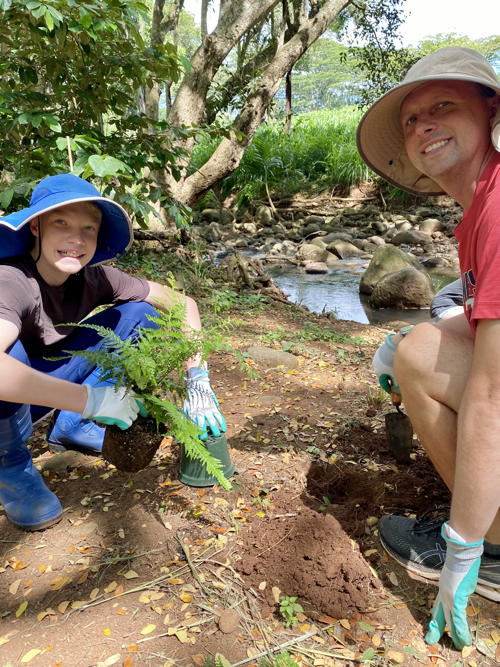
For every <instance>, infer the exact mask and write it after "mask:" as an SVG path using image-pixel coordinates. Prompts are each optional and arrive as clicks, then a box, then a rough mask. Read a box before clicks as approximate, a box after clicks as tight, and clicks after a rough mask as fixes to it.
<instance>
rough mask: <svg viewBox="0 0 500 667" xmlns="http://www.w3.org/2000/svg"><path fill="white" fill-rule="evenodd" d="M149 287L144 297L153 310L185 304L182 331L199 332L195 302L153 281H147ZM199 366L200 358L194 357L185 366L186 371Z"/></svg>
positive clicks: (199, 322)
mask: <svg viewBox="0 0 500 667" xmlns="http://www.w3.org/2000/svg"><path fill="white" fill-rule="evenodd" d="M148 285H149V294H148V296H147V297H146V302H147V303H149V304H151V305H152V306H154V307H155V308H160V309H161V310H164V309H165V308H169V307H171V306H173V305H175V304H179V303H181V304H185V306H186V316H185V327H184V331H186V333H189V331H193V330H194V331H200V330H201V320H200V313H199V310H198V306H197V304H196V301H195V300H194V299H192V298H191V297H189V296H186V295H184V294H182V293H181V292H177V291H176V290H173V289H171V288H170V287H167V286H166V285H160V284H159V283H155V282H153V281H150V280H148ZM199 364H200V358H199V357H194V358H193V359H189V360H188V361H187V362H186V364H185V367H186V370H189V369H190V368H193V367H197V366H199Z"/></svg>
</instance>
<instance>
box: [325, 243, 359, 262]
mask: <svg viewBox="0 0 500 667" xmlns="http://www.w3.org/2000/svg"><path fill="white" fill-rule="evenodd" d="M326 249H327V250H328V251H329V252H332V253H333V254H334V255H337V257H340V259H345V258H346V257H356V256H358V255H364V251H363V250H360V249H359V248H356V246H355V245H354V244H353V243H348V242H347V241H340V240H338V241H333V242H332V243H329V244H328V245H327V247H326Z"/></svg>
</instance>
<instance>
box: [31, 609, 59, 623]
mask: <svg viewBox="0 0 500 667" xmlns="http://www.w3.org/2000/svg"><path fill="white" fill-rule="evenodd" d="M46 616H57V614H56V612H55V611H54V610H53V609H51V608H50V607H49V608H48V609H46V610H45V611H41V612H40V613H39V614H37V616H36V620H37V621H43V619H44V618H45V617H46Z"/></svg>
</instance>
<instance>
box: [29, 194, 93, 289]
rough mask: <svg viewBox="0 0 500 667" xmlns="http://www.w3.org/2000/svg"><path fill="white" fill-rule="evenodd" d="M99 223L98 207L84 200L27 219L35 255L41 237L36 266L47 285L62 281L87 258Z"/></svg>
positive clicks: (90, 257) (34, 254) (91, 255)
mask: <svg viewBox="0 0 500 667" xmlns="http://www.w3.org/2000/svg"><path fill="white" fill-rule="evenodd" d="M100 226H101V222H100V212H99V210H98V209H97V208H96V207H94V206H92V205H90V204H89V203H87V202H82V203H77V204H68V205H67V206H61V207H60V208H56V209H53V210H52V211H48V212H47V213H44V214H43V215H41V216H40V217H39V218H35V219H34V220H32V221H31V222H30V229H31V232H32V234H33V235H34V236H35V239H36V242H35V247H34V248H33V250H32V251H31V255H32V257H33V258H34V259H35V260H36V259H37V258H38V255H39V246H40V237H41V253H40V258H39V259H38V261H37V269H38V272H39V273H40V275H41V276H42V278H43V279H44V280H45V281H46V282H47V283H48V284H49V285H62V284H63V283H64V281H65V280H66V279H67V278H68V277H69V276H70V275H72V274H75V273H78V271H80V270H81V269H82V268H83V267H84V266H86V265H87V264H88V263H89V262H90V260H91V259H92V257H93V256H94V254H95V250H96V246H97V236H98V234H99V228H100Z"/></svg>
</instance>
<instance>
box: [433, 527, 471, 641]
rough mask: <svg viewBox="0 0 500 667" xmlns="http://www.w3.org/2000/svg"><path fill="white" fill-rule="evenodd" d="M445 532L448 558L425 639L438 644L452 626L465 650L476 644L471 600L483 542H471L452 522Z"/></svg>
mask: <svg viewBox="0 0 500 667" xmlns="http://www.w3.org/2000/svg"><path fill="white" fill-rule="evenodd" d="M441 534H442V535H443V537H444V539H445V540H446V560H445V563H444V566H443V570H442V572H441V576H440V578H439V592H438V594H437V597H436V601H435V603H434V607H433V609H432V620H431V622H430V623H429V630H428V631H427V634H426V635H425V641H426V642H427V643H428V644H435V643H436V642H438V641H439V640H440V639H441V636H442V634H443V632H444V629H445V626H448V629H449V631H450V634H451V638H452V640H453V643H454V644H455V647H456V648H457V649H458V650H459V651H461V650H462V649H463V647H464V646H469V645H470V644H472V637H471V634H470V631H469V624H468V622H467V613H466V610H467V600H468V598H469V595H472V593H474V591H475V589H476V585H477V575H478V571H479V565H480V564H481V554H482V553H483V541H482V540H481V542H473V543H472V544H467V543H466V542H465V541H464V540H463V539H462V538H461V537H460V535H459V534H458V533H457V532H455V531H454V530H453V528H451V527H450V526H449V524H448V522H446V523H445V524H443V527H442V529H441Z"/></svg>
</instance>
